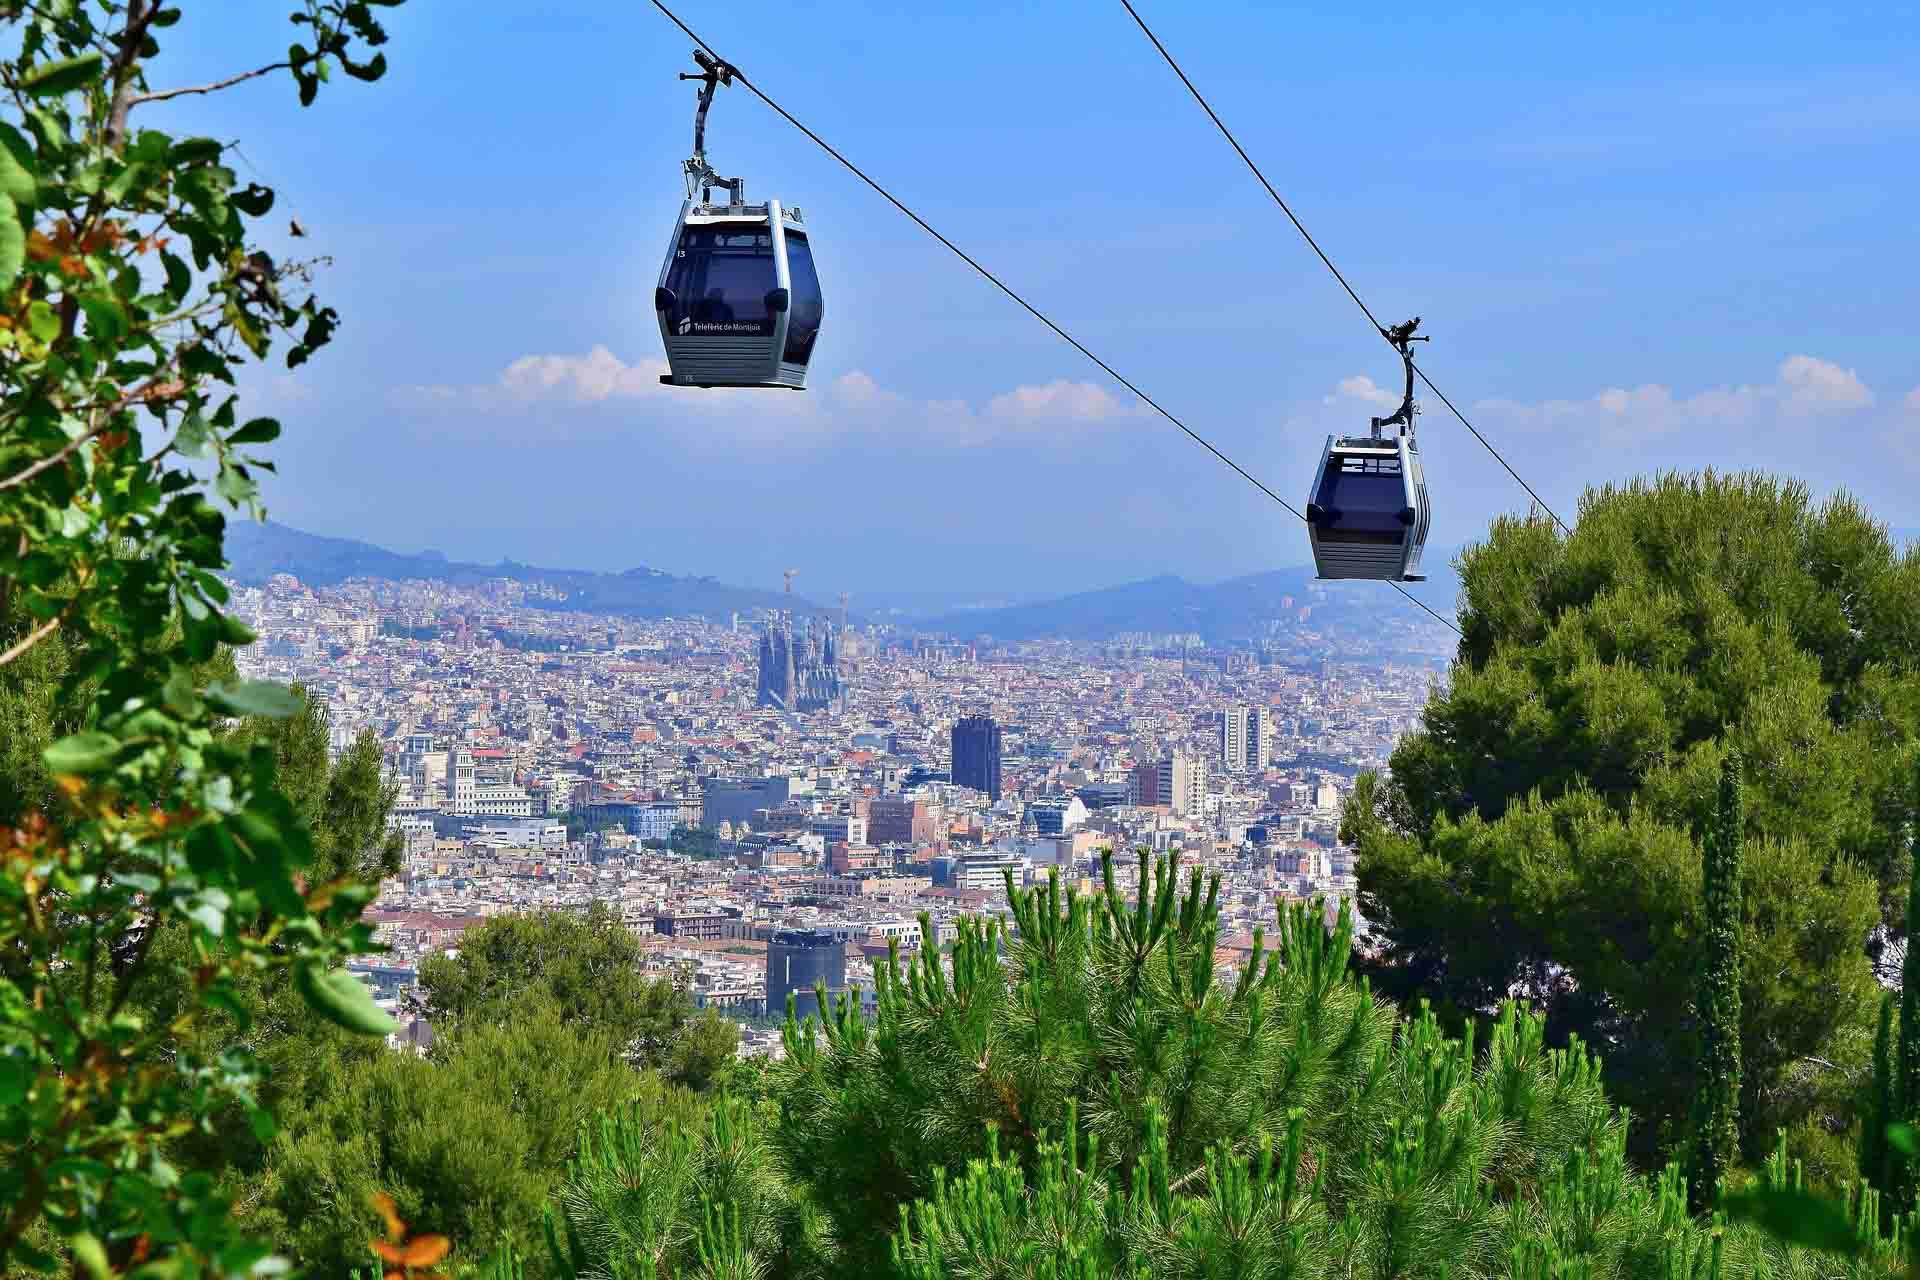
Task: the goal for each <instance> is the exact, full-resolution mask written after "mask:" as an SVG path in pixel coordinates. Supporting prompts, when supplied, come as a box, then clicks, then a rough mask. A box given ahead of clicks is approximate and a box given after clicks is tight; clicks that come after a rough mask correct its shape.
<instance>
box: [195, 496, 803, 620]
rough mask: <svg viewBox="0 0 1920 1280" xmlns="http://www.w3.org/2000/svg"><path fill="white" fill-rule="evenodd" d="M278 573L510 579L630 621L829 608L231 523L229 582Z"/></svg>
mask: <svg viewBox="0 0 1920 1280" xmlns="http://www.w3.org/2000/svg"><path fill="white" fill-rule="evenodd" d="M279 573H285V574H291V575H292V576H293V577H295V578H298V579H299V580H300V581H301V582H304V583H306V584H307V585H308V586H313V587H332V586H338V585H340V584H341V583H343V582H346V581H347V580H349V579H351V578H387V579H392V580H396V581H404V580H407V579H419V580H425V581H432V582H447V583H452V584H454V585H475V584H478V583H481V582H487V581H491V580H493V579H496V578H512V579H514V580H516V581H521V582H537V583H542V584H545V585H547V586H550V587H553V588H556V589H558V590H560V591H563V592H565V593H566V599H564V600H558V601H542V600H531V601H528V604H529V605H531V606H532V607H535V608H549V609H566V610H577V611H580V612H586V613H608V614H618V615H624V616H631V617H648V618H655V617H659V618H664V617H677V616H682V615H691V614H700V615H702V616H705V617H710V618H713V619H715V620H718V619H722V618H725V617H727V616H728V615H730V614H732V613H735V612H742V613H744V612H747V611H749V610H753V609H783V608H789V609H793V610H794V611H795V612H796V613H799V614H802V615H812V616H818V617H827V616H830V613H829V611H828V610H827V609H825V608H823V607H822V606H820V605H817V604H814V603H813V602H811V601H809V600H807V599H805V598H804V597H800V596H783V595H781V594H779V593H778V592H774V591H762V590H756V589H754V588H752V587H735V586H730V585H728V584H726V583H723V582H719V581H717V580H716V579H714V578H712V577H706V576H698V577H696V576H685V577H682V576H677V575H675V574H671V573H667V572H665V571H663V570H660V569H652V568H648V567H647V566H645V565H636V566H635V567H633V568H631V569H623V570H619V571H617V572H612V573H602V572H599V571H596V570H591V569H549V568H544V567H542V566H538V565H529V564H522V563H520V562H519V561H517V560H513V559H503V560H501V561H499V562H498V563H497V564H490V565H483V564H473V563H470V562H466V561H459V560H450V559H448V558H447V557H446V556H445V555H443V554H441V553H440V552H438V551H424V552H419V553H417V554H411V555H409V554H407V553H404V552H399V551H389V550H387V549H386V548H385V547H379V546H375V545H374V544H372V543H370V542H361V541H359V540H358V539H355V538H340V537H334V536H332V535H328V534H319V533H308V532H306V531H305V530H301V529H295V528H293V527H292V526H290V525H284V524H280V523H277V522H276V521H272V520H269V521H265V522H264V523H255V522H253V521H244V522H242V521H234V522H232V523H230V524H229V525H228V526H227V574H228V576H229V577H231V578H233V579H234V580H235V581H236V582H240V583H243V584H245V585H248V586H258V585H259V584H261V583H263V582H265V581H266V580H267V579H268V578H271V577H273V576H274V575H275V574H279Z"/></svg>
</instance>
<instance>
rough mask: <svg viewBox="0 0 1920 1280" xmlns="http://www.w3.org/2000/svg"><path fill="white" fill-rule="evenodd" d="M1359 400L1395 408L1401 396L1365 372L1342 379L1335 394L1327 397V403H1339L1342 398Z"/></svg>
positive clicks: (1364, 402) (1363, 402) (1325, 401)
mask: <svg viewBox="0 0 1920 1280" xmlns="http://www.w3.org/2000/svg"><path fill="white" fill-rule="evenodd" d="M1343 399H1344V400H1358V401H1360V402H1361V403H1362V404H1372V405H1378V406H1380V407H1381V408H1382V409H1391V408H1395V407H1397V406H1398V405H1399V403H1400V397H1399V396H1396V395H1394V394H1393V392H1391V391H1389V390H1387V389H1386V388H1385V387H1383V386H1381V385H1379V384H1378V383H1376V382H1375V381H1374V380H1373V379H1372V378H1369V377H1368V376H1367V375H1366V374H1364V373H1356V374H1355V375H1353V377H1351V378H1342V379H1340V385H1339V386H1337V387H1335V388H1334V391H1333V394H1332V395H1330V396H1328V397H1326V399H1325V400H1324V401H1323V403H1325V404H1338V403H1339V402H1340V401H1341V400H1343Z"/></svg>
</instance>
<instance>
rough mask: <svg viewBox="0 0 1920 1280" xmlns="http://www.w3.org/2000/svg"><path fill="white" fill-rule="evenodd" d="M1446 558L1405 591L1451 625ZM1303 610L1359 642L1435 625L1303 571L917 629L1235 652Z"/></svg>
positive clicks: (963, 618)
mask: <svg viewBox="0 0 1920 1280" xmlns="http://www.w3.org/2000/svg"><path fill="white" fill-rule="evenodd" d="M1450 555H1451V553H1449V552H1441V551H1438V550H1437V549H1435V550H1430V551H1429V552H1428V557H1427V558H1428V561H1429V564H1430V573H1431V580H1430V581H1427V582H1422V583H1408V584H1407V589H1408V590H1409V591H1410V592H1412V593H1413V594H1414V595H1415V596H1417V597H1418V598H1419V599H1420V600H1422V601H1423V602H1425V603H1426V604H1427V605H1428V606H1429V607H1431V608H1432V609H1433V611H1434V612H1435V613H1438V614H1440V615H1441V616H1442V617H1445V618H1449V619H1451V618H1452V617H1453V613H1454V600H1455V597H1456V596H1457V595H1458V593H1459V589H1460V584H1459V579H1458V578H1457V577H1456V576H1455V575H1454V572H1453V570H1452V568H1451V567H1449V566H1448V564H1447V561H1448V559H1449V558H1450ZM1303 607H1311V609H1312V614H1311V619H1312V625H1313V626H1314V628H1315V629H1316V630H1321V631H1335V632H1344V633H1349V634H1356V635H1364V634H1367V633H1369V632H1377V631H1379V630H1381V629H1382V628H1385V627H1392V628H1394V629H1404V628H1405V627H1407V626H1424V627H1426V628H1429V629H1437V628H1438V626H1439V624H1438V623H1436V622H1434V621H1433V619H1432V618H1430V617H1428V616H1427V615H1426V614H1425V613H1423V612H1421V611H1420V610H1419V609H1418V608H1417V607H1416V606H1414V605H1412V604H1409V603H1408V602H1407V601H1406V600H1405V599H1403V598H1402V597H1401V596H1400V595H1399V593H1397V592H1395V591H1394V590H1393V588H1392V587H1390V586H1388V585H1386V584H1385V583H1375V582H1320V581H1318V580H1316V579H1315V578H1314V576H1313V570H1312V568H1310V567H1308V566H1305V565H1302V566H1299V567H1297V568H1291V569H1276V570H1272V571H1270V572H1267V573H1256V574H1250V575H1248V576H1246V577H1243V578H1231V579H1228V580H1227V581H1225V582H1218V583H1212V584H1203V583H1196V582H1188V581H1187V580H1186V579H1184V578H1177V577H1173V576H1170V575H1163V576H1161V577H1157V578H1145V579H1142V580H1141V581H1139V582H1128V583H1123V584H1122V585H1120V586H1117V587H1106V588H1103V589H1101V590H1098V591H1082V592H1079V593H1076V594H1074V595H1070V596H1062V597H1060V598H1059V599H1057V600H1043V601H1037V602H1034V603H1030V604H1020V605H1012V606H1009V607H1007V608H1004V609H973V610H967V611H964V612H960V613H949V614H945V615H942V616H940V617H935V618H926V619H922V620H921V621H920V622H919V624H918V625H919V626H920V627H922V628H923V629H925V630H928V631H943V632H947V633H949V634H952V635H955V636H960V637H968V638H970V637H974V636H992V637H993V638H994V639H995V640H1039V639H1045V638H1050V637H1051V638H1057V639H1063V640H1105V639H1107V638H1109V637H1111V636H1114V635H1117V634H1119V633H1121V632H1126V631H1146V632H1188V631H1191V632H1197V633H1199V634H1200V635H1201V636H1202V637H1204V638H1205V639H1206V640H1207V642H1208V643H1210V644H1232V643H1239V642H1243V641H1246V640H1248V639H1250V638H1253V637H1254V636H1256V635H1258V634H1260V633H1261V632H1262V631H1263V630H1264V629H1265V628H1266V627H1267V626H1268V624H1269V623H1271V622H1272V621H1273V620H1274V619H1276V618H1282V617H1285V616H1288V615H1290V614H1292V613H1293V612H1294V611H1297V610H1299V609H1301V608H1303ZM1296 616H1297V615H1296Z"/></svg>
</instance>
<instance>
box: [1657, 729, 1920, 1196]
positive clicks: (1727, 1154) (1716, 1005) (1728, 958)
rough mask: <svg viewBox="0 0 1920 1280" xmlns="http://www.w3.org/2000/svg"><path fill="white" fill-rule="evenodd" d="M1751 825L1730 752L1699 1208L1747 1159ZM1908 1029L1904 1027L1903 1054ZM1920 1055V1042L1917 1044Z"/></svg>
mask: <svg viewBox="0 0 1920 1280" xmlns="http://www.w3.org/2000/svg"><path fill="white" fill-rule="evenodd" d="M1745 823H1746V818H1745V812H1744V807H1743V806H1742V804H1741V796H1740V757H1739V755H1738V754H1737V753H1735V752H1732V751H1729V752H1728V753H1727V758H1726V760H1725V761H1724V762H1723V763H1722V765H1721V768H1720V803H1719V807H1718V809H1717V810H1716V811H1715V813H1714V815H1713V817H1712V818H1711V819H1709V821H1708V823H1707V829H1706V832H1705V839H1704V840H1703V841H1702V842H1701V868H1700V869H1701V879H1702V885H1701V892H1702V899H1703V901H1702V907H1703V910H1702V913H1701V914H1702V922H1701V923H1702V926H1703V933H1704V941H1705V943H1706V945H1705V947H1704V949H1703V950H1704V954H1703V956H1702V962H1703V963H1702V965H1701V975H1700V993H1699V997H1698V1000H1699V1005H1698V1008H1699V1013H1700V1019H1701V1023H1702V1035H1701V1041H1702V1043H1701V1053H1700V1086H1699V1088H1700V1092H1699V1095H1698V1098H1697V1100H1696V1102H1695V1109H1694V1114H1695V1125H1694V1149H1693V1159H1692V1161H1691V1162H1690V1163H1691V1164H1692V1173H1693V1177H1692V1179H1691V1182H1692V1192H1693V1199H1694V1203H1695V1204H1696V1205H1701V1206H1704V1205H1707V1204H1710V1203H1712V1201H1713V1200H1714V1198H1715V1196H1716V1195H1717V1193H1718V1187H1719V1182H1720V1179H1721V1178H1722V1177H1724V1176H1725V1175H1726V1174H1727V1172H1728V1171H1729V1170H1730V1169H1732V1168H1733V1166H1734V1164H1735V1162H1736V1161H1737V1160H1738V1159H1739V1156H1740V952H1741V941H1742V932H1743V905H1744V903H1743V890H1742V884H1741V871H1742V861H1741V855H1742V840H1743V835H1744V828H1745ZM1916 1012H1917V1014H1920V1010H1917V1011H1916ZM1915 1030H1916V1031H1917V1032H1920V1025H1916V1027H1915ZM1905 1032H1906V1025H1905V1022H1904V1020H1903V1022H1902V1025H1901V1033H1902V1037H1903V1039H1902V1046H1903V1047H1904V1045H1905V1040H1904V1036H1905ZM1916 1048H1917V1049H1920V1041H1917V1042H1916Z"/></svg>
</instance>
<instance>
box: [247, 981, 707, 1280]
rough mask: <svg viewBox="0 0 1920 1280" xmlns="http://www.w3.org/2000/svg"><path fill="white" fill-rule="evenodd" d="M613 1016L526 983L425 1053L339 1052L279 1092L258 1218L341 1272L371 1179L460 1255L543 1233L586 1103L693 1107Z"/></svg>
mask: <svg viewBox="0 0 1920 1280" xmlns="http://www.w3.org/2000/svg"><path fill="white" fill-rule="evenodd" d="M618 1048H619V1046H618V1044H617V1042H616V1041H615V1040H614V1039H613V1038H612V1036H611V1035H609V1034H608V1032H607V1031H606V1030H605V1029H604V1028H588V1027H582V1026H581V1025H580V1024H579V1023H578V1021H577V1020H576V1019H574V1018H573V1017H571V1016H570V1015H569V1014H567V1013H566V1012H564V1011H563V1010H561V1009H559V1008H557V1007H556V1006H555V1005H554V1004H553V1003H552V1002H551V1001H549V1000H546V999H544V998H542V997H540V996H538V995H534V994H529V995H528V997H527V998H526V999H525V1000H524V1001H522V1002H521V1004H520V1006H519V1007H518V1008H517V1009H516V1010H515V1011H514V1012H513V1014H512V1015H511V1016H510V1017H507V1018H505V1019H503V1020H500V1021H493V1022H485V1023H476V1024H474V1025H471V1026H463V1027H461V1028H460V1029H459V1030H457V1031H456V1032H455V1033H454V1034H452V1035H451V1036H448V1037H446V1038H445V1039H443V1040H440V1041H437V1042H436V1043H435V1045H434V1048H433V1050H432V1052H431V1053H430V1054H429V1055H428V1056H427V1057H424V1058H422V1057H417V1056H415V1055H413V1054H407V1053H372V1054H365V1055H350V1056H340V1057H337V1058H335V1059H334V1061H333V1062H332V1063H331V1064H330V1067H329V1071H328V1072H327V1073H325V1074H322V1075H319V1076H317V1077H316V1078H315V1080H314V1082H313V1085H314V1087H313V1090H312V1092H311V1094H310V1095H309V1096H308V1097H307V1098H306V1099H304V1100H302V1099H288V1100H287V1101H286V1102H285V1103H284V1104H283V1106H282V1112H283V1115H282V1122H281V1129H280V1133H279V1135H278V1136H277V1137H276V1138H275V1139H274V1141H273V1143H272V1146H271V1149H270V1151H269V1153H268V1158H267V1166H266V1170H265V1173H264V1174H263V1175H262V1176H260V1177H259V1178H258V1179H256V1180H255V1181H254V1182H253V1184H252V1185H251V1187H250V1188H249V1196H250V1197H252V1198H254V1199H255V1201H256V1203H255V1206H254V1208H253V1210H252V1214H253V1217H252V1220H251V1222H250V1225H253V1226H255V1227H256V1229H257V1230H259V1231H260V1232H261V1233H262V1234H265V1235H268V1236H269V1237H271V1238H274V1239H277V1240H281V1241H283V1242H285V1245H286V1247H287V1248H288V1250H289V1252H290V1253H291V1254H292V1256H293V1258H294V1260H295V1261H296V1262H298V1263H300V1264H302V1265H304V1266H306V1267H310V1268H312V1269H314V1271H315V1272H316V1273H318V1274H321V1275H327V1276H337V1277H343V1278H344V1277H346V1276H347V1275H349V1274H350V1273H351V1272H353V1271H354V1270H355V1269H356V1268H364V1267H366V1266H367V1265H368V1264H369V1263H370V1262H371V1261H372V1255H371V1254H370V1253H369V1252H368V1241H369V1240H371V1239H372V1238H373V1237H374V1236H375V1235H376V1234H377V1224H378V1218H377V1216H376V1215H375V1214H374V1212H373V1210H372V1208H371V1207H370V1206H371V1198H372V1196H373V1194H374V1193H375V1192H376V1191H384V1192H386V1193H387V1194H388V1195H390V1196H392V1197H393V1200H394V1202H395V1204H396V1205H397V1207H398V1209H399V1212H400V1216H401V1217H402V1218H404V1219H405V1220H406V1221H407V1222H408V1223H409V1224H411V1226H412V1227H413V1229H414V1230H415V1231H417V1232H438V1233H441V1234H444V1235H447V1236H449V1237H451V1238H452V1239H453V1240H454V1241H455V1242H456V1245H457V1246H458V1248H459V1249H460V1250H461V1254H462V1256H463V1257H465V1258H469V1259H471V1258H477V1257H479V1256H482V1255H484V1254H486V1253H489V1252H492V1251H495V1250H498V1249H501V1248H503V1247H507V1246H512V1247H514V1248H516V1249H517V1250H519V1251H520V1253H521V1254H522V1255H526V1256H537V1255H534V1254H533V1250H534V1249H535V1248H536V1246H537V1245H538V1244H539V1242H540V1239H541V1228H540V1222H541V1217H542V1213H543V1206H544V1205H545V1203H546V1201H547V1198H548V1196H549V1195H550V1194H551V1193H552V1192H553V1190H554V1189H555V1188H556V1187H557V1186H559V1185H560V1182H561V1180H562V1177H563V1175H564V1172H565V1169H566V1167H567V1162H568V1160H569V1159H570V1158H571V1157H572V1155H573V1153H574V1150H575V1147H576V1145H577V1141H578V1137H579V1132H580V1127H581V1125H582V1124H583V1122H585V1121H586V1120H587V1119H588V1118H589V1117H592V1116H594V1115H596V1114H598V1113H601V1112H605V1111H610V1110H613V1109H617V1108H620V1107H623V1106H625V1105H626V1104H627V1103H628V1102H629V1101H630V1100H632V1099H635V1098H649V1099H652V1100H653V1105H654V1106H655V1107H656V1109H672V1108H685V1107H687V1106H689V1105H690V1104H688V1103H685V1102H684V1101H676V1099H678V1098H679V1095H678V1094H677V1093H676V1092H675V1091H672V1090H670V1089H668V1088H666V1087H665V1086H663V1085H662V1084H660V1083H659V1082H658V1081H657V1080H650V1079H649V1078H647V1077H644V1076H642V1075H640V1074H639V1073H636V1072H634V1071H633V1070H631V1069H630V1068H628V1067H627V1066H626V1065H624V1064H623V1063H621V1062H620V1061H619V1055H618Z"/></svg>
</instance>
